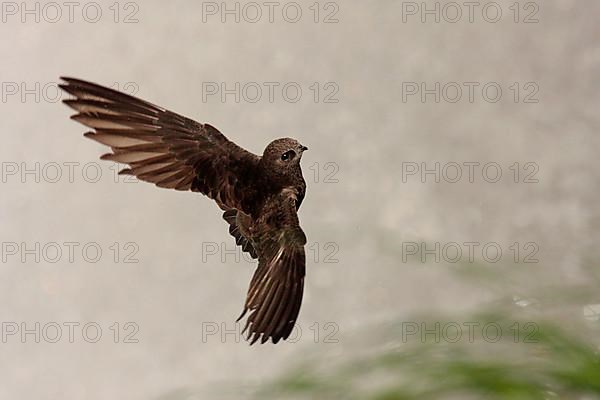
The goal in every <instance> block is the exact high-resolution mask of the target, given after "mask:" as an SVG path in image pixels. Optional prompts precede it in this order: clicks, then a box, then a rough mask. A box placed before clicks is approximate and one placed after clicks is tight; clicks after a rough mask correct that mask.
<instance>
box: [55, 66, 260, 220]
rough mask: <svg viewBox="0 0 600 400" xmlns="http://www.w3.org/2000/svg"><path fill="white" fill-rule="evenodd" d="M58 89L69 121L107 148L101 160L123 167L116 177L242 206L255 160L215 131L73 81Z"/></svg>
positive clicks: (227, 205) (248, 192)
mask: <svg viewBox="0 0 600 400" xmlns="http://www.w3.org/2000/svg"><path fill="white" fill-rule="evenodd" d="M61 79H62V80H63V81H64V82H65V83H64V84H61V85H60V87H61V88H62V89H63V90H64V91H66V92H67V93H69V94H71V95H72V96H74V98H72V99H66V100H64V103H65V104H66V105H68V106H69V107H71V108H72V109H74V110H75V111H77V114H75V115H73V116H72V117H71V118H72V119H74V120H75V121H77V122H80V123H81V124H83V125H85V126H87V127H90V128H92V129H93V131H91V132H87V133H86V134H85V136H86V137H87V138H90V139H92V140H95V141H97V142H98V143H101V144H103V145H106V146H109V147H110V148H111V150H112V152H111V153H108V154H105V155H103V156H102V157H101V159H103V160H110V161H115V162H118V163H123V164H128V165H129V168H125V169H123V170H122V171H121V173H122V174H126V175H134V176H136V177H137V178H138V179H140V180H142V181H146V182H151V183H154V184H155V185H157V186H159V187H165V188H171V189H175V190H192V191H198V192H201V193H203V194H205V195H207V196H208V197H210V198H212V199H213V200H215V201H216V202H217V204H218V205H219V207H221V208H222V209H223V210H229V209H240V210H243V211H247V210H245V208H248V204H250V203H251V201H249V200H248V197H249V196H252V195H253V192H252V191H251V190H246V189H247V185H248V182H251V181H252V179H251V178H252V174H253V173H256V168H257V165H258V162H259V160H260V157H258V156H256V155H254V154H252V153H250V152H248V151H246V150H244V149H242V148H241V147H239V146H237V145H236V144H235V143H233V142H231V141H229V140H228V139H227V138H226V137H225V136H224V135H223V134H222V133H221V132H219V131H218V130H217V129H216V128H214V127H212V126H210V125H208V124H201V123H198V122H196V121H193V120H191V119H188V118H186V117H183V116H181V115H178V114H176V113H173V112H171V111H169V110H167V109H165V108H162V107H160V106H157V105H154V104H152V103H149V102H147V101H144V100H141V99H138V98H136V97H134V96H130V95H128V94H125V93H121V92H119V91H116V90H113V89H110V88H107V87H104V86H100V85H97V84H95V83H91V82H87V81H83V80H80V79H74V78H61Z"/></svg>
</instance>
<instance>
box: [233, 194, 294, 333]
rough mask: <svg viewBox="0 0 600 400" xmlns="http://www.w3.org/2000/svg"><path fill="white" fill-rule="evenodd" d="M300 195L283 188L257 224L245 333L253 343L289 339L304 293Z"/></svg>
mask: <svg viewBox="0 0 600 400" xmlns="http://www.w3.org/2000/svg"><path fill="white" fill-rule="evenodd" d="M296 200H297V193H296V192H295V191H293V190H291V189H284V190H283V192H282V193H280V194H279V195H278V196H274V197H272V198H271V199H270V200H269V201H268V202H267V203H266V205H265V206H264V208H263V210H262V214H261V216H260V218H259V219H258V221H257V223H256V224H255V225H254V228H255V229H256V231H257V233H256V236H255V240H254V244H255V248H256V251H257V253H258V268H257V270H256V272H255V273H254V276H253V277H252V281H251V282H250V287H249V289H248V295H247V297H246V304H245V305H244V311H243V312H242V315H241V316H240V318H238V321H239V320H240V319H241V318H242V317H243V316H244V315H245V314H246V312H248V311H250V314H249V315H248V320H247V321H246V325H245V327H244V330H243V332H246V330H247V331H248V337H247V339H248V340H250V341H251V342H250V344H254V343H255V342H256V341H257V340H258V339H259V338H261V336H262V338H261V343H265V342H266V341H267V340H269V338H271V340H272V341H273V343H277V342H278V341H279V340H280V339H284V340H285V339H287V338H288V336H289V335H290V333H291V332H292V329H293V328H294V324H295V322H296V318H297V317H298V313H299V312H300V304H301V303H302V293H303V291H304V275H305V263H306V261H305V254H304V245H305V244H306V236H305V235H304V232H303V231H302V229H301V228H300V224H299V222H298V215H297V214H296Z"/></svg>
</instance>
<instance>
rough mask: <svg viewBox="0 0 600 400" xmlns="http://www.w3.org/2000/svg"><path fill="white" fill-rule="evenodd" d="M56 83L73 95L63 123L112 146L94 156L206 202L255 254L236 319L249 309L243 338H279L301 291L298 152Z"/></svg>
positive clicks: (289, 143)
mask: <svg viewBox="0 0 600 400" xmlns="http://www.w3.org/2000/svg"><path fill="white" fill-rule="evenodd" d="M61 79H62V80H63V81H65V82H66V83H64V84H61V85H60V87H61V88H62V89H63V90H65V91H66V92H68V93H69V94H71V95H73V96H74V98H73V99H68V100H64V103H65V104H67V105H68V106H69V107H71V108H72V109H74V110H75V111H77V114H75V115H73V116H72V117H71V118H72V119H74V120H76V121H78V122H80V123H82V124H83V125H85V126H88V127H90V128H92V129H93V131H91V132H88V133H86V134H85V136H86V137H88V138H90V139H93V140H95V141H97V142H99V143H102V144H104V145H106V146H108V147H110V148H111V150H112V152H111V153H108V154H105V155H103V156H102V157H101V159H103V160H112V161H116V162H119V163H123V164H128V166H129V168H126V169H123V170H122V171H121V172H120V174H127V175H134V176H136V177H137V178H138V179H140V180H142V181H146V182H151V183H154V184H155V185H156V186H159V187H164V188H171V189H175V190H191V191H194V192H200V193H202V194H204V195H206V196H208V197H209V198H211V199H213V200H215V202H216V203H217V204H218V205H219V207H220V208H221V209H222V210H223V211H224V213H223V218H224V219H225V220H226V221H227V222H228V223H229V232H230V233H231V235H232V236H233V237H235V241H236V243H237V244H238V245H240V246H241V248H242V250H243V251H246V252H248V253H249V254H250V255H251V256H252V257H253V258H258V268H257V270H256V272H255V273H254V276H253V277H252V281H251V282H250V287H249V289H248V294H247V298H246V302H245V305H244V310H243V312H242V315H241V316H240V318H239V319H241V318H242V317H243V316H244V315H245V314H246V313H248V312H249V315H248V319H247V321H246V325H245V327H244V331H247V332H248V336H247V338H248V339H249V340H250V343H251V344H253V343H255V342H256V341H257V340H259V339H260V341H261V343H265V342H266V341H267V340H269V338H270V339H271V340H272V341H273V343H277V342H278V341H279V340H281V339H286V338H287V337H288V336H289V335H290V333H291V331H292V329H293V327H294V323H295V322H296V319H297V317H298V313H299V311H300V304H301V303H302V293H303V289H304V275H305V254H304V245H305V244H306V236H305V235H304V232H303V231H302V229H301V228H300V224H299V221H298V216H297V214H296V212H297V210H298V208H299V207H300V204H301V203H302V200H303V199H304V193H305V189H306V184H305V182H304V179H303V177H302V170H301V168H300V159H301V158H302V153H303V152H304V151H305V150H306V147H305V146H302V145H301V144H300V143H298V142H297V141H296V140H294V139H289V138H285V139H277V140H274V141H273V142H271V143H270V144H269V145H268V146H267V147H266V148H265V151H264V152H263V155H262V156H257V155H255V154H252V153H250V152H248V151H246V150H244V149H242V148H241V147H239V146H237V145H236V144H235V143H233V142H231V141H229V140H228V139H227V138H226V137H225V136H224V135H223V134H222V133H221V132H219V131H218V130H217V129H216V128H214V127H212V126H210V125H208V124H201V123H198V122H196V121H193V120H191V119H188V118H185V117H182V116H181V115H178V114H175V113H173V112H171V111H168V110H166V109H164V108H162V107H159V106H156V105H154V104H150V103H148V102H146V101H144V100H140V99H138V98H135V97H133V96H130V95H127V94H124V93H121V92H118V91H116V90H113V89H109V88H106V87H103V86H100V85H97V84H95V83H91V82H86V81H82V80H79V79H74V78H61ZM239 319H238V320H239Z"/></svg>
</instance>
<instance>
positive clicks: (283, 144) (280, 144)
mask: <svg viewBox="0 0 600 400" xmlns="http://www.w3.org/2000/svg"><path fill="white" fill-rule="evenodd" d="M306 150H308V147H306V146H303V145H301V144H300V143H299V142H298V141H297V140H296V139H291V138H283V139H276V140H273V141H272V142H271V143H269V145H268V146H267V147H266V148H265V151H264V152H263V161H264V162H265V163H266V164H267V165H271V166H278V169H279V170H288V169H293V168H297V167H298V165H299V164H300V159H301V158H302V153H304V152H305V151H306Z"/></svg>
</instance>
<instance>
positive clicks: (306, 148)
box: [300, 146, 308, 151]
mask: <svg viewBox="0 0 600 400" xmlns="http://www.w3.org/2000/svg"><path fill="white" fill-rule="evenodd" d="M300 150H302V151H306V150H308V147H306V146H300Z"/></svg>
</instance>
